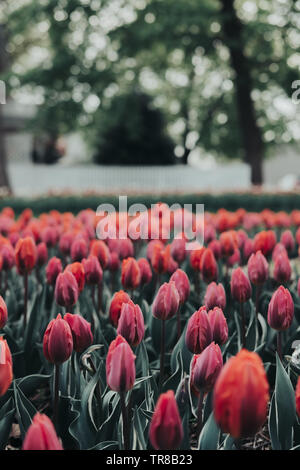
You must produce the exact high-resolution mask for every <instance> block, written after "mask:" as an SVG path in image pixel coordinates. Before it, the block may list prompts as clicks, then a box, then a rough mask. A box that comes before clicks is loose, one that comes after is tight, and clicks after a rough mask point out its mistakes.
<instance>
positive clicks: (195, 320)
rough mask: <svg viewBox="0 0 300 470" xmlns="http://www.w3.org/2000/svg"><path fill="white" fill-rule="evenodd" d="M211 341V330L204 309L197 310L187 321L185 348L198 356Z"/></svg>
mask: <svg viewBox="0 0 300 470" xmlns="http://www.w3.org/2000/svg"><path fill="white" fill-rule="evenodd" d="M212 340H213V336H212V330H211V326H210V323H209V319H208V315H207V312H206V309H205V307H201V308H200V309H199V310H197V311H196V312H195V313H193V315H192V316H191V318H190V319H189V321H188V324H187V330H186V335H185V342H186V346H187V348H188V349H189V350H190V351H191V352H192V353H194V354H200V353H201V352H202V351H203V350H204V349H205V348H206V346H208V345H209V344H210V343H211V342H212Z"/></svg>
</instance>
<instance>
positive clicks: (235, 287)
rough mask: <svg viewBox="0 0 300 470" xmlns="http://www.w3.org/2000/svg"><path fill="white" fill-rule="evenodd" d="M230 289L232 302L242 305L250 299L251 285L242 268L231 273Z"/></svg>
mask: <svg viewBox="0 0 300 470" xmlns="http://www.w3.org/2000/svg"><path fill="white" fill-rule="evenodd" d="M230 287H231V295H232V297H233V299H234V300H237V301H238V302H240V303H243V302H246V301H247V300H249V299H250V297H251V294H252V288H251V284H250V281H249V279H248V277H247V276H246V274H245V273H244V271H243V270H242V268H236V269H234V271H233V272H232V276H231V283H230Z"/></svg>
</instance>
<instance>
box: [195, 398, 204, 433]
mask: <svg viewBox="0 0 300 470" xmlns="http://www.w3.org/2000/svg"><path fill="white" fill-rule="evenodd" d="M203 398H204V392H203V391H202V390H201V392H200V395H199V399H198V407H197V419H198V423H197V439H198V438H199V436H200V433H201V431H202V426H203V423H202V408H203Z"/></svg>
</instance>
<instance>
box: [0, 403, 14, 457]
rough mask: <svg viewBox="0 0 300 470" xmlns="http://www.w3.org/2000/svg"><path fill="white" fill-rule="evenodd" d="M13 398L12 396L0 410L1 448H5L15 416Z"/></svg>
mask: <svg viewBox="0 0 300 470" xmlns="http://www.w3.org/2000/svg"><path fill="white" fill-rule="evenodd" d="M15 411H16V409H15V406H14V400H13V398H10V399H9V400H8V401H7V402H6V403H5V405H4V406H2V408H1V410H0V449H1V450H3V449H5V446H6V444H7V441H8V438H9V434H10V430H11V426H12V423H13V420H14V416H15Z"/></svg>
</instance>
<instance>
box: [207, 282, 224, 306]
mask: <svg viewBox="0 0 300 470" xmlns="http://www.w3.org/2000/svg"><path fill="white" fill-rule="evenodd" d="M204 304H205V307H206V308H207V310H211V309H213V308H214V307H220V308H221V309H222V310H224V309H225V307H226V294H225V289H224V287H223V284H216V283H215V282H211V283H210V284H208V286H207V288H206V292H205V297H204Z"/></svg>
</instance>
